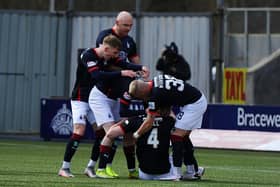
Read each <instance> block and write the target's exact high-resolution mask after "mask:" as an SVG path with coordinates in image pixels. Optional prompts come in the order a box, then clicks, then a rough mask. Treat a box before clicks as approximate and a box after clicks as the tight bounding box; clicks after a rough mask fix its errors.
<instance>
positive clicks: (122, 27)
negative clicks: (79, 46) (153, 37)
mask: <svg viewBox="0 0 280 187" xmlns="http://www.w3.org/2000/svg"><path fill="white" fill-rule="evenodd" d="M132 26H133V17H132V15H131V14H130V13H129V12H127V11H121V12H119V13H118V15H117V17H116V20H115V24H114V25H113V27H112V28H108V29H105V30H102V31H101V32H100V33H99V35H98V37H97V39H96V47H99V46H100V44H102V42H103V40H104V38H105V37H106V36H108V35H114V36H116V37H118V38H119V39H120V40H121V42H122V48H121V50H120V53H119V57H120V59H122V60H126V61H127V62H132V63H134V64H140V58H139V56H138V54H137V48H136V43H135V41H134V39H133V38H132V37H131V36H129V35H128V34H129V32H130V31H131V28H132ZM125 138H126V137H125ZM98 142H99V141H98ZM116 149H117V145H116V144H113V146H112V149H111V153H110V155H109V162H108V163H107V166H106V171H107V173H110V174H111V175H114V176H118V174H117V173H116V172H115V171H114V170H113V169H112V166H111V165H112V161H113V158H114V155H115V152H116ZM132 149H133V148H132V147H131V146H129V147H126V146H124V147H123V150H124V153H125V156H126V159H127V160H131V159H132V158H128V157H127V156H130V157H131V156H132V155H131V154H127V152H131V150H132ZM134 149H135V148H134ZM98 154H99V153H97V152H96V153H95V155H98ZM133 157H135V155H134V156H133Z"/></svg>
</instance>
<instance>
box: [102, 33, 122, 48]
mask: <svg viewBox="0 0 280 187" xmlns="http://www.w3.org/2000/svg"><path fill="white" fill-rule="evenodd" d="M103 44H107V45H109V46H110V47H112V48H115V49H118V50H121V48H122V42H121V41H120V39H118V38H117V37H116V36H114V35H112V34H110V35H108V36H106V37H105V38H104V39H103Z"/></svg>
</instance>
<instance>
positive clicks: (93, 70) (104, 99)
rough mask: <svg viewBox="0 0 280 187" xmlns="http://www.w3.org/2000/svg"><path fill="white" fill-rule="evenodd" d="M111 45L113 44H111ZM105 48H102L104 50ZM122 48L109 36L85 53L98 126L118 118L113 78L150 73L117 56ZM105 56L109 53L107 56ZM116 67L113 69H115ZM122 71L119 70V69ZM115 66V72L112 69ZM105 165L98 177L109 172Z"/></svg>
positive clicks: (93, 108) (110, 124)
mask: <svg viewBox="0 0 280 187" xmlns="http://www.w3.org/2000/svg"><path fill="white" fill-rule="evenodd" d="M110 46H112V47H110ZM102 49H103V50H102ZM120 49H121V42H120V40H119V39H118V38H117V37H115V36H113V35H109V36H106V37H105V38H104V40H103V44H102V45H101V46H100V47H98V48H95V49H94V50H92V49H91V50H90V49H89V50H87V51H85V52H84V53H83V55H82V61H83V63H84V64H86V65H87V67H88V71H89V72H90V74H91V75H92V78H93V79H94V80H95V81H96V84H95V86H94V87H93V89H92V90H91V92H90V95H89V105H90V108H91V110H92V111H93V113H94V116H95V118H96V122H97V125H98V126H102V127H103V128H104V130H105V131H107V130H108V129H109V128H110V127H111V126H112V125H113V124H114V123H115V122H116V121H118V120H119V118H120V117H119V105H118V101H117V98H118V97H119V96H118V95H117V94H116V93H114V90H113V89H112V88H113V87H115V86H116V83H115V82H114V80H116V79H118V78H121V77H131V78H133V77H135V76H136V72H135V71H142V72H143V74H144V76H146V77H147V76H149V70H148V68H147V67H145V66H142V65H136V64H132V63H128V62H126V61H124V60H121V59H119V58H118V55H119V54H118V53H119V50H120ZM106 50H107V51H111V52H113V53H114V56H113V57H114V58H105V59H104V58H100V54H99V53H102V51H106ZM105 57H106V55H105ZM113 66H114V68H113ZM116 67H117V68H121V70H116V69H117V68H116ZM110 68H113V69H114V70H113V71H110ZM104 169H105V168H99V169H98V171H97V172H98V173H96V174H97V176H98V177H102V178H104V175H106V176H107V175H108V176H109V175H110V174H109V173H106V172H105V171H104Z"/></svg>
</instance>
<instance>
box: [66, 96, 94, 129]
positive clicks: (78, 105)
mask: <svg viewBox="0 0 280 187" xmlns="http://www.w3.org/2000/svg"><path fill="white" fill-rule="evenodd" d="M71 109H72V118H73V124H83V125H86V121H88V122H89V123H90V124H91V125H92V124H93V123H95V118H94V115H93V112H92V111H91V110H90V108H89V104H88V103H86V102H83V101H76V100H71Z"/></svg>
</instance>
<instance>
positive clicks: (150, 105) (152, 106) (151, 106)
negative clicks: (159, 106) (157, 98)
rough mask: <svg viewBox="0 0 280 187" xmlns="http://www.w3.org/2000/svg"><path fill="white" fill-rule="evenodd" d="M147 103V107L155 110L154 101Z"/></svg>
mask: <svg viewBox="0 0 280 187" xmlns="http://www.w3.org/2000/svg"><path fill="white" fill-rule="evenodd" d="M148 104H149V109H151V110H155V109H156V104H155V102H149V103H148Z"/></svg>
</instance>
